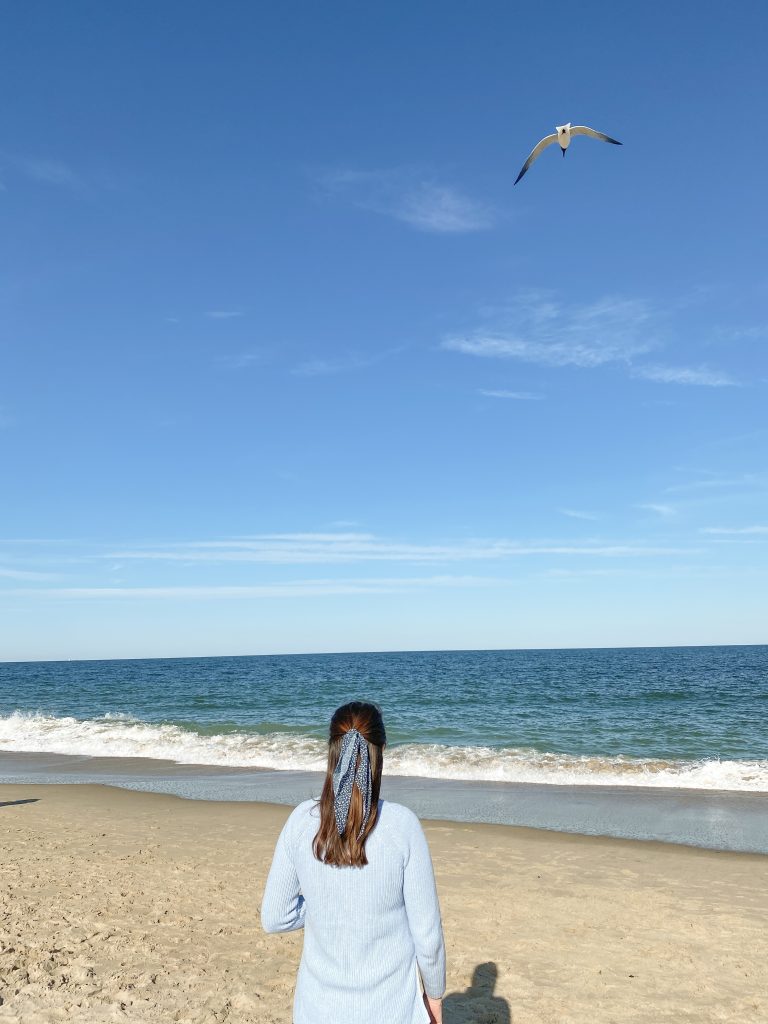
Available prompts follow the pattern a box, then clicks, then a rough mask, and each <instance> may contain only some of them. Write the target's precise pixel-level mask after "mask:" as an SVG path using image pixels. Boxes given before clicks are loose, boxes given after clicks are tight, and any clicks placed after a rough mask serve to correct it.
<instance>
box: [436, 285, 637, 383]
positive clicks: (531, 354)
mask: <svg viewBox="0 0 768 1024" xmlns="http://www.w3.org/2000/svg"><path fill="white" fill-rule="evenodd" d="M490 312H491V317H490V319H492V321H493V323H492V324H489V325H487V326H484V327H480V328H477V329H475V330H472V331H470V332H468V333H464V334H456V335H452V336H450V337H447V338H445V339H444V340H443V342H442V346H441V347H442V348H443V349H447V350H449V351H452V352H461V353H463V354H464V355H471V356H477V357H480V358H485V359H516V360H519V361H521V362H527V363H537V364H539V365H542V366H578V367H597V366H604V365H606V364H609V363H625V364H629V362H630V360H631V359H632V358H633V357H635V356H638V355H642V354H644V353H646V352H649V351H651V349H653V348H654V347H655V346H656V344H657V343H656V341H655V340H654V338H653V336H652V330H651V326H650V320H651V313H650V310H649V308H648V306H647V305H646V304H645V303H643V302H640V301H638V300H634V299H623V298H615V297H607V298H604V299H601V300H600V301H599V302H596V303H593V304H591V305H586V306H568V305H565V304H562V303H557V302H555V301H553V300H552V299H551V298H550V297H549V296H547V295H545V294H541V293H534V294H526V295H521V296H519V297H518V298H517V299H515V300H514V301H513V302H512V303H511V304H510V305H508V306H506V307H503V308H499V307H497V308H495V309H493V310H492V311H490Z"/></svg>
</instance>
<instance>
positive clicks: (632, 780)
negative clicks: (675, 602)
mask: <svg viewBox="0 0 768 1024" xmlns="http://www.w3.org/2000/svg"><path fill="white" fill-rule="evenodd" d="M0 750H6V751H15V752H36V753H51V754H76V755H81V756H90V757H146V758H151V759H159V760H167V761H175V762H176V763H177V764H199V765H215V766H218V767H227V768H272V769H288V770H293V771H324V770H325V765H326V750H327V748H326V744H325V742H324V741H323V740H320V739H317V738H316V737H312V736H304V735H300V734H297V733H292V732H272V733H266V734H254V733H246V732H229V733H213V734H210V735H202V734H200V733H198V732H195V731H194V730H192V729H188V728H183V727H182V726H179V725H173V724H165V725H163V724H153V723H151V722H144V721H141V720H140V719H136V718H133V717H132V716H130V715H121V714H107V715H104V716H103V717H101V718H93V719H85V720H80V719H77V718H72V717H55V716H49V715H42V714H27V713H23V712H18V711H17V712H14V713H13V714H11V715H6V716H0ZM386 772H387V774H389V775H404V776H416V777H422V778H432V779H457V780H467V781H485V782H532V783H549V784H553V785H561V786H563V785H566V786H567V785H579V786H649V787H660V788H673V789H710V790H732V791H740V792H755V793H764V792H768V761H746V760H744V761H736V760H732V761H721V760H719V759H706V760H699V761H683V760H662V759H651V758H633V757H624V756H617V757H597V756H587V755H584V756H578V755H573V754H557V753H545V752H541V751H538V750H530V749H523V748H515V747H502V748H494V747H474V746H448V745H444V744H420V743H410V744H403V745H401V746H397V747H392V748H390V749H389V750H388V751H387V758H386Z"/></svg>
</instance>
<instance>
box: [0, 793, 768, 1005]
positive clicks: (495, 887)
mask: <svg viewBox="0 0 768 1024" xmlns="http://www.w3.org/2000/svg"><path fill="white" fill-rule="evenodd" d="M288 811H289V809H288V808H286V807H281V806H276V805H271V804H257V803H226V802H210V801H188V800H181V799H178V798H176V797H172V796H166V795H160V794H154V793H140V792H131V791H127V790H121V789H114V788H107V787H103V786H94V785H76V786H75V785H73V786H67V785H60V786H49V785H4V786H0V825H1V826H2V827H1V828H0V998H2V1005H0V1020H2V1021H13V1022H19V1024H21V1022H23V1024H35V1022H43V1021H45V1022H52V1021H57V1022H58V1021H68V1020H77V1021H78V1022H101V1021H104V1022H107V1021H123V1022H125V1021H185V1022H186V1021H188V1022H195V1024H197V1022H200V1024H202V1022H204V1021H205V1022H212V1021H228V1022H232V1024H235V1022H237V1024H256V1022H258V1024H272V1022H275V1024H276V1022H280V1024H289V1022H290V1020H291V1012H290V1011H291V996H292V989H293V983H294V978H295V973H296V968H297V965H298V960H299V956H300V952H301V935H300V934H298V935H288V936H268V935H264V934H263V933H262V931H261V928H260V925H259V905H260V898H261V892H262V888H263V884H264V880H265V877H266V873H267V870H268V868H269V862H270V858H271V854H272V849H273V846H274V842H275V839H276V838H277V834H278V832H279V830H280V827H281V825H282V822H283V821H284V820H285V818H286V816H287V814H288ZM425 831H426V834H427V838H428V840H429V843H430V846H431V849H432V853H433V859H434V862H435V871H436V875H437V880H438V887H439V891H440V897H441V903H442V907H443V918H444V924H445V932H446V940H447V945H448V958H449V974H448V991H449V996H448V998H447V1000H446V1014H445V1022H446V1024H463V1022H469V1021H475V1022H477V1024H481V1022H482V1024H508V1022H511V1024H555V1022H557V1024H577V1022H578V1024H614V1022H615V1024H619V1022H621V1024H626V1022H647V1024H658V1022H663V1021H669V1022H673V1021H674V1022H676V1024H677V1022H686V1021H690V1022H696V1024H706V1022H721V1021H728V1022H749V1024H758V1022H760V1024H762V1022H765V1021H766V1020H768V966H766V964H768V929H767V928H766V924H765V922H766V920H767V919H768V857H766V856H761V855H754V854H739V853H726V852H715V851H709V850H698V849H691V848H686V847H681V846H673V845H666V844H659V843H643V842H634V841H628V840H619V839H608V838H597V837H588V836H577V835H566V834H561V833H553V832H545V831H536V830H532V829H523V828H515V827H510V826H503V825H482V824H463V823H457V822H440V821H428V822H425ZM329 1024H330V1022H329Z"/></svg>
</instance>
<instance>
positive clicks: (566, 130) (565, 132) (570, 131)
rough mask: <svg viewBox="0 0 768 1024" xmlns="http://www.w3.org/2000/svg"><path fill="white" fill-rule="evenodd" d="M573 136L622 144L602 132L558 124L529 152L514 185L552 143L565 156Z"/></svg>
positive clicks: (583, 126)
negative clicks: (551, 132) (552, 132)
mask: <svg viewBox="0 0 768 1024" xmlns="http://www.w3.org/2000/svg"><path fill="white" fill-rule="evenodd" d="M574 135H589V136H591V137H592V138H593V139H602V140H603V142H610V143H612V145H614V146H621V145H622V143H621V142H619V141H618V140H617V139H612V138H611V137H610V135H603V133H602V132H596V131H595V129H594V128H587V126H586V125H583V124H577V125H575V126H574V127H573V128H571V124H570V122H568V124H559V125H558V126H557V127H556V128H555V132H554V134H553V135H547V136H545V137H544V138H543V139H542V140H541V142H539V143H538V145H536V146H534V148H533V149H532V150H531V155H530V156H529V157H528V159H527V160H526V161H525V163H524V164H523V169H522V171H520V173H519V174H518V176H517V177H516V178H515V184H517V183H518V181H520V179H521V178H522V176H523V175H524V174H525V172H526V171H527V170H528V168H529V167H530V166H531V164H532V163H533V161H534V160H535V159H536V157H537V156H539V155H540V154H541V153H543V152H544V150H545V149H546V148H547V146H551V145H552V143H553V142H557V143H558V144H559V146H560V149H561V151H562V154H563V156H565V151H566V149H568V147H569V146H570V144H571V137H572V136H574Z"/></svg>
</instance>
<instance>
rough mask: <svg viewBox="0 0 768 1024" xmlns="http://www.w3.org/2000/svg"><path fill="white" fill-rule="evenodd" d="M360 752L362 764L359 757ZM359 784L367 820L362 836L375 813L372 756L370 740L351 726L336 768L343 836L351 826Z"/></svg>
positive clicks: (336, 809)
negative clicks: (372, 792) (368, 742)
mask: <svg viewBox="0 0 768 1024" xmlns="http://www.w3.org/2000/svg"><path fill="white" fill-rule="evenodd" d="M358 755H359V756H360V764H359V765H358V763H357V759H358ZM353 786H357V788H358V789H359V790H360V795H361V796H362V798H363V823H362V825H361V826H360V831H359V832H358V834H357V838H358V839H359V838H360V837H361V836H362V834H363V832H364V831H365V826H366V825H367V824H368V818H369V817H370V814H371V759H370V756H369V754H368V744H367V742H366V741H365V740H364V739H363V737H362V736H361V735H360V733H359V732H358V731H357V729H349V730H348V731H347V732H346V733H344V739H343V740H342V741H341V753H340V754H339V760H338V764H337V765H336V767H335V768H334V770H333V806H334V814H335V816H336V828H337V829H338V830H339V835H340V836H343V835H344V832H345V830H346V828H347V818H348V817H349V805H350V802H351V800H352V787H353Z"/></svg>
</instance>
